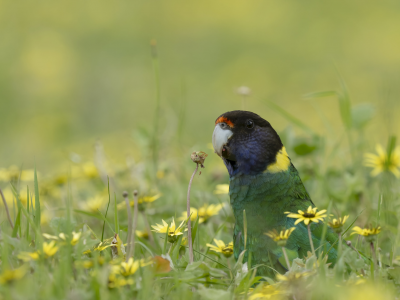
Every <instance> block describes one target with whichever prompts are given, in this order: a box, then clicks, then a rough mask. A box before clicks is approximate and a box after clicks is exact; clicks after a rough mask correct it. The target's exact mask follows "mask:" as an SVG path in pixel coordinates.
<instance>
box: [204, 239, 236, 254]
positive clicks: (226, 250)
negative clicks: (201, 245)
mask: <svg viewBox="0 0 400 300" xmlns="http://www.w3.org/2000/svg"><path fill="white" fill-rule="evenodd" d="M214 243H215V245H217V246H214V245H211V244H207V247H210V250H212V251H215V252H218V253H222V254H223V255H224V256H225V257H230V256H231V255H232V254H233V242H230V243H229V244H228V245H225V243H224V242H223V241H221V240H217V239H214Z"/></svg>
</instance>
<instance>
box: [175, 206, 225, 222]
mask: <svg viewBox="0 0 400 300" xmlns="http://www.w3.org/2000/svg"><path fill="white" fill-rule="evenodd" d="M222 207H223V205H222V204H218V205H215V204H211V205H207V204H204V205H203V206H202V207H200V208H199V209H196V208H193V207H191V208H190V214H191V215H190V220H191V221H196V220H197V216H199V223H203V222H207V221H208V219H209V218H211V217H212V216H215V215H217V214H218V213H219V211H220V210H221V209H222ZM186 219H187V212H186V211H185V212H183V213H182V217H180V218H179V221H181V220H186Z"/></svg>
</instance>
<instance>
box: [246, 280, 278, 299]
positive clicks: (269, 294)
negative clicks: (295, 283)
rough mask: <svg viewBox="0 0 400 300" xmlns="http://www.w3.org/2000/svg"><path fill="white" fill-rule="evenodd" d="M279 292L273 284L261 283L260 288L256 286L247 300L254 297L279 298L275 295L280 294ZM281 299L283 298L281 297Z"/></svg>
mask: <svg viewBox="0 0 400 300" xmlns="http://www.w3.org/2000/svg"><path fill="white" fill-rule="evenodd" d="M282 294H283V292H281V291H280V290H279V289H278V288H277V287H276V286H275V285H270V284H263V286H262V288H261V289H259V288H257V289H256V290H255V292H254V293H252V294H251V295H250V297H249V298H248V299H249V300H256V299H271V298H272V299H281V298H277V297H276V296H278V295H282ZM282 299H283V298H282Z"/></svg>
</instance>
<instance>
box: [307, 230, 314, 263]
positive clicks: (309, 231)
mask: <svg viewBox="0 0 400 300" xmlns="http://www.w3.org/2000/svg"><path fill="white" fill-rule="evenodd" d="M310 225H311V223H308V225H307V230H308V238H309V239H310V246H311V251H312V254H313V255H314V256H316V255H315V250H314V244H313V241H312V237H311V228H310Z"/></svg>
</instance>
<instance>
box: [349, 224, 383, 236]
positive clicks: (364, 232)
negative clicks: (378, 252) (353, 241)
mask: <svg viewBox="0 0 400 300" xmlns="http://www.w3.org/2000/svg"><path fill="white" fill-rule="evenodd" d="M381 230H382V228H381V226H378V227H370V228H360V227H358V226H355V227H353V232H352V234H351V235H353V234H358V235H361V236H365V237H371V236H376V235H377V234H379V233H380V232H381Z"/></svg>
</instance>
